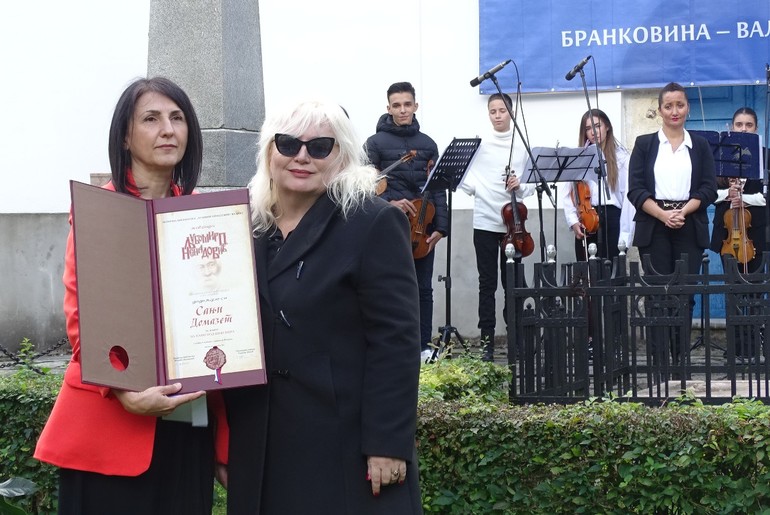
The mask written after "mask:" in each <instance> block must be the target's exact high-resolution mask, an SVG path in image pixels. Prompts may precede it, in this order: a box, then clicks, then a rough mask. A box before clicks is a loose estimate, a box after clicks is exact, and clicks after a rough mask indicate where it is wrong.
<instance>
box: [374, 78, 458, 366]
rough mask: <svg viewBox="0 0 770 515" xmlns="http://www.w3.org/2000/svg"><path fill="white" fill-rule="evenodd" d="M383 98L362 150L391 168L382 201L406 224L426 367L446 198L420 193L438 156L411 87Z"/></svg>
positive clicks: (398, 86) (399, 85)
mask: <svg viewBox="0 0 770 515" xmlns="http://www.w3.org/2000/svg"><path fill="white" fill-rule="evenodd" d="M387 97H388V105H387V111H388V112H387V113H385V114H383V115H382V116H381V117H380V119H379V120H378V122H377V132H376V133H375V134H374V135H372V136H370V137H369V139H367V140H366V147H365V148H366V153H367V154H368V156H369V160H370V161H371V162H372V164H373V165H374V166H375V167H377V168H378V169H379V170H385V169H387V168H390V170H389V171H388V173H387V176H386V177H385V179H384V181H387V186H386V187H385V189H384V191H383V192H382V193H381V194H380V197H382V198H383V199H385V200H387V201H389V202H390V203H391V204H393V205H395V206H397V207H398V208H400V209H401V210H402V211H403V212H404V214H405V215H407V216H409V218H410V225H411V228H412V245H413V247H414V250H415V252H414V256H415V259H414V267H415V272H416V274H417V284H418V286H419V289H420V340H421V341H420V344H421V346H422V358H421V359H422V360H423V361H424V360H426V359H428V358H429V357H430V355H431V352H432V351H431V349H430V345H429V344H430V341H431V339H432V336H433V261H434V255H435V252H434V248H435V246H436V244H437V243H438V242H439V240H441V238H443V237H444V236H446V235H447V234H448V233H449V216H448V212H447V203H446V192H445V191H432V192H426V194H425V195H422V194H421V193H420V190H421V189H422V188H423V186H425V182H426V181H427V179H428V173H429V172H430V167H432V166H433V164H435V163H436V161H437V160H438V157H439V154H438V147H437V146H436V142H435V141H433V139H431V137H430V136H428V135H427V134H425V133H423V132H420V124H419V123H417V118H415V116H414V113H415V111H417V107H418V104H417V102H416V101H415V91H414V87H413V86H412V85H411V84H410V83H408V82H396V83H395V84H392V85H391V86H390V87H389V88H388V92H387ZM394 165H395V166H394ZM431 215H432V216H431Z"/></svg>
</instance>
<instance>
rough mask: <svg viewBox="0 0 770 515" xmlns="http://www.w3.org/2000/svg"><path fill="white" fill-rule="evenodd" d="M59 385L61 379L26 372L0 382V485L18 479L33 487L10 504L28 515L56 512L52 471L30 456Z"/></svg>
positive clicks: (54, 376) (3, 378)
mask: <svg viewBox="0 0 770 515" xmlns="http://www.w3.org/2000/svg"><path fill="white" fill-rule="evenodd" d="M61 382H62V376H61V375H58V374H45V375H40V374H36V373H34V372H31V371H29V370H21V371H19V372H16V373H14V374H12V375H9V376H3V377H1V378H0V420H2V421H3V422H2V429H0V482H2V481H4V480H6V479H9V478H12V477H21V478H25V479H29V480H31V481H33V482H35V483H36V484H37V486H38V490H37V492H36V493H35V494H34V495H32V496H29V497H19V498H16V499H14V504H17V505H19V506H21V507H23V508H24V509H25V510H27V511H29V512H30V513H51V512H54V511H55V509H56V486H57V475H56V469H55V468H54V467H52V466H50V465H46V464H44V463H41V462H39V461H37V460H36V459H34V458H33V457H32V453H33V452H34V450H35V443H36V442H37V438H38V436H39V435H40V431H41V430H42V429H43V426H44V425H45V421H46V420H47V419H48V414H49V413H50V412H51V408H52V407H53V402H54V399H55V398H56V394H57V393H58V391H59V387H60V386H61Z"/></svg>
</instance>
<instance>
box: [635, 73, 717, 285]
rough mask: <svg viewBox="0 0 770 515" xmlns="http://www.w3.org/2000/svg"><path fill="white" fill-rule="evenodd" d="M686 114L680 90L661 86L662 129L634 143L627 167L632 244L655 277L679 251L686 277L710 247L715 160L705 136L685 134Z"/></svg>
mask: <svg viewBox="0 0 770 515" xmlns="http://www.w3.org/2000/svg"><path fill="white" fill-rule="evenodd" d="M689 111H690V105H689V103H688V101H687V95H686V94H685V91H684V88H683V87H682V86H680V85H679V84H676V83H673V82H672V83H669V84H667V85H666V86H665V87H663V89H661V91H660V93H659V95H658V112H659V113H660V116H661V118H662V119H663V127H661V129H660V130H659V131H658V132H655V133H652V134H645V135H643V136H639V137H638V138H637V139H636V143H635V144H634V150H633V152H632V153H631V160H630V163H629V171H628V174H629V176H628V181H629V186H628V199H629V200H630V201H631V203H632V204H633V205H634V207H636V216H635V218H634V220H635V221H636V231H635V233H634V245H635V246H636V247H638V249H639V254H640V255H644V254H649V255H650V260H651V263H652V266H653V268H654V269H655V271H656V272H658V273H660V274H670V273H672V272H673V271H674V264H675V262H676V260H678V259H679V256H680V254H682V253H687V257H688V273H698V271H699V270H700V265H701V260H702V254H703V251H704V250H705V249H706V248H707V247H708V246H709V231H708V217H707V216H706V208H707V207H708V205H709V204H711V203H712V202H714V200H716V198H717V190H716V171H715V168H714V156H713V154H712V152H711V148H710V146H709V144H708V142H707V141H706V140H705V139H704V138H702V137H700V136H697V135H694V134H690V133H689V132H687V131H686V130H685V128H684V123H685V120H686V119H687V114H688V113H689Z"/></svg>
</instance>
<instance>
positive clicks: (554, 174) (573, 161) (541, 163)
mask: <svg viewBox="0 0 770 515" xmlns="http://www.w3.org/2000/svg"><path fill="white" fill-rule="evenodd" d="M594 146H595V145H589V146H587V147H580V148H570V147H556V148H550V147H535V148H533V149H532V156H533V157H534V159H535V163H534V165H533V163H532V159H530V158H528V159H527V165H526V167H525V169H524V173H523V174H522V177H521V181H522V182H525V183H535V184H537V183H540V181H541V179H542V180H544V181H545V182H550V183H556V182H575V181H582V180H584V179H585V177H586V175H587V174H588V172H589V171H593V170H594V168H595V167H596V163H597V160H598V158H597V157H596V152H595V151H594ZM536 170H537V171H539V175H538V173H537V172H536ZM537 209H538V212H539V214H540V239H541V240H542V239H544V235H543V202H542V197H541V196H540V195H538V198H537ZM599 230H600V231H601V230H602V229H601V226H600V227H599ZM555 231H556V227H555V226H554V235H553V236H554V241H556V234H555ZM600 241H601V239H600Z"/></svg>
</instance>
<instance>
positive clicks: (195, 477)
mask: <svg viewBox="0 0 770 515" xmlns="http://www.w3.org/2000/svg"><path fill="white" fill-rule="evenodd" d="M202 148H203V145H202V136H201V131H200V126H199V124H198V119H197V117H196V115H195V111H194V109H193V106H192V104H191V103H190V99H189V98H188V97H187V95H186V94H185V93H184V91H182V89H181V88H179V86H177V85H176V84H174V83H173V82H171V81H169V80H168V79H164V78H158V77H156V78H152V79H140V80H137V81H136V82H134V83H132V84H131V85H130V86H129V87H128V88H127V89H126V90H125V91H124V92H123V94H122V96H121V97H120V99H119V100H118V104H117V106H116V108H115V113H114V114H113V118H112V125H111V127H110V137H109V155H110V167H111V169H112V180H111V182H110V183H109V184H107V186H105V188H107V189H111V190H114V191H119V192H121V193H125V194H128V195H133V196H136V197H141V198H146V199H153V198H162V197H167V196H176V195H187V194H190V193H192V191H193V188H195V185H196V183H197V181H198V177H199V175H200V168H201V161H202ZM115 273H116V274H120V273H122V272H121V270H115ZM76 274H77V272H76V270H75V250H74V245H73V240H72V231H70V234H69V237H68V239H67V250H66V260H65V269H64V286H65V293H64V313H65V318H66V325H67V335H68V337H69V341H70V343H71V344H72V360H71V361H70V364H69V366H68V367H67V371H66V372H65V375H64V383H63V384H62V387H61V390H60V392H59V396H58V398H57V400H56V403H55V405H54V408H53V411H52V412H51V415H50V417H49V419H48V422H47V423H46V426H45V428H44V429H43V432H42V434H41V436H40V440H39V441H38V443H37V448H36V449H35V457H36V458H37V459H39V460H41V461H45V462H48V463H51V464H53V465H56V466H58V467H60V479H59V513H62V514H80V515H83V514H104V513H110V514H122V513H125V514H137V513H143V514H149V513H158V514H161V513H162V514H164V515H168V514H175V513H176V514H180V515H181V514H185V515H187V514H197V513H200V514H203V513H206V514H208V513H210V512H211V504H212V495H213V494H212V490H213V474H214V473H213V470H214V460H215V456H214V454H215V453H214V435H213V430H212V428H211V427H208V428H198V427H192V426H191V425H189V424H186V423H183V422H170V421H165V420H162V419H161V418H159V417H161V416H163V415H167V414H169V413H171V412H172V411H173V410H174V409H175V408H176V407H177V406H179V405H181V404H184V403H187V402H190V401H192V400H194V399H197V398H199V397H201V396H202V395H204V392H195V393H189V394H184V395H176V396H174V394H175V393H176V392H178V391H179V389H180V388H181V385H179V384H173V385H167V386H158V387H153V388H148V389H147V390H145V391H143V392H131V391H124V390H117V389H109V388H100V387H97V386H92V385H88V384H84V383H83V382H82V381H81V375H80V335H79V327H78V318H79V317H78V294H77V275H76ZM104 287H105V288H109V284H105V285H104ZM126 316H130V314H126ZM217 398H219V399H220V401H219V402H218V403H217V402H216V399H217ZM209 406H210V407H211V408H212V409H214V410H215V411H218V413H217V415H218V416H219V417H220V418H221V417H223V411H222V410H223V405H222V403H221V397H218V396H211V397H210V398H209ZM225 452H226V451H225ZM224 456H225V455H224V453H218V456H217V459H218V460H219V461H224V460H225V457H224Z"/></svg>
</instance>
